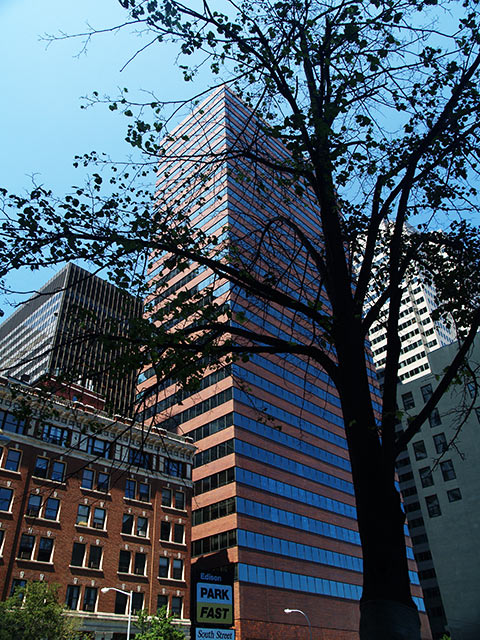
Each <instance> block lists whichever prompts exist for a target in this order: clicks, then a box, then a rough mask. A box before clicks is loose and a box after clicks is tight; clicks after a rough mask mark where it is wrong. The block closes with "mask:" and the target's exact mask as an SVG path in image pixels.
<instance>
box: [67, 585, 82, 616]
mask: <svg viewBox="0 0 480 640" xmlns="http://www.w3.org/2000/svg"><path fill="white" fill-rule="evenodd" d="M79 600H80V587H79V586H78V585H76V584H69V585H68V587H67V596H66V598H65V605H66V607H67V609H72V610H73V611H76V610H77V609H78V602H79Z"/></svg>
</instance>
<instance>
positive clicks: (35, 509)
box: [26, 493, 42, 518]
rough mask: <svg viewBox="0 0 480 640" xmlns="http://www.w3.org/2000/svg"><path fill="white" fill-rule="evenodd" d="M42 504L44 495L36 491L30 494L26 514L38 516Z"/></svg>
mask: <svg viewBox="0 0 480 640" xmlns="http://www.w3.org/2000/svg"><path fill="white" fill-rule="evenodd" d="M41 506H42V497H41V496H39V495H37V494H35V493H32V494H30V497H29V498H28V504H27V511H26V515H27V516H33V517H35V518H38V516H39V514H40V507H41Z"/></svg>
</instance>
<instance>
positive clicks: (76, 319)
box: [0, 264, 142, 415]
mask: <svg viewBox="0 0 480 640" xmlns="http://www.w3.org/2000/svg"><path fill="white" fill-rule="evenodd" d="M141 310H142V307H141V301H140V300H137V299H135V298H134V297H133V296H131V295H129V294H128V293H126V292H124V291H121V290H120V289H118V288H117V287H115V286H113V285H112V284H110V283H108V282H106V281H105V280H102V279H101V278H99V277H98V276H95V275H93V274H91V273H89V272H88V271H85V269H82V268H81V267H78V266H77V265H74V264H68V265H66V266H65V267H64V268H63V269H62V270H61V271H59V273H57V274H56V275H55V276H54V277H53V278H52V279H51V280H50V281H49V282H47V284H45V285H44V286H43V287H42V288H41V289H40V290H39V291H38V293H36V294H35V295H34V296H33V297H32V298H31V299H30V300H28V301H27V302H26V303H25V304H23V305H22V306H20V307H19V308H18V309H17V310H16V311H15V312H14V313H13V314H12V315H11V316H10V317H9V318H7V319H6V320H5V321H4V322H3V323H2V324H1V325H0V370H1V373H2V374H3V375H8V376H12V377H15V378H19V379H23V380H25V381H27V382H29V383H30V384H33V383H36V382H37V381H39V380H42V379H46V378H48V379H49V381H50V383H52V382H53V381H56V382H58V385H59V386H58V388H60V384H61V382H65V383H67V384H77V385H79V386H80V387H83V388H85V389H88V390H90V391H93V392H95V393H96V394H99V395H100V396H102V397H103V398H104V399H105V401H106V404H107V407H109V408H110V409H112V410H113V411H114V412H116V413H120V414H121V415H125V413H126V412H127V411H129V410H131V408H132V404H133V391H134V375H133V374H132V373H128V374H125V373H123V372H122V371H117V372H115V370H114V364H115V362H116V361H117V359H118V358H119V356H121V355H122V353H123V347H122V346H121V345H120V344H118V343H117V342H116V340H115V336H118V337H120V336H122V335H123V334H124V333H125V332H126V330H127V325H128V322H129V320H131V319H132V318H134V317H139V316H140V315H141ZM104 336H110V337H109V338H104ZM112 336H113V338H112Z"/></svg>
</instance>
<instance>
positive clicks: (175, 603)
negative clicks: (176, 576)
mask: <svg viewBox="0 0 480 640" xmlns="http://www.w3.org/2000/svg"><path fill="white" fill-rule="evenodd" d="M182 606H183V598H181V597H180V596H172V614H173V615H174V616H175V617H176V618H181V617H182Z"/></svg>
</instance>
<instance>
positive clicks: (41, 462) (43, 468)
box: [33, 457, 48, 478]
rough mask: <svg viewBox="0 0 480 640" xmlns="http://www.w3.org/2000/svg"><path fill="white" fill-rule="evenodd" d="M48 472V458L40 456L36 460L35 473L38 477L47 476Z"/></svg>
mask: <svg viewBox="0 0 480 640" xmlns="http://www.w3.org/2000/svg"><path fill="white" fill-rule="evenodd" d="M47 474H48V458H41V457H38V458H37V459H36V461H35V468H34V470H33V475H34V476H37V478H46V477H47Z"/></svg>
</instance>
